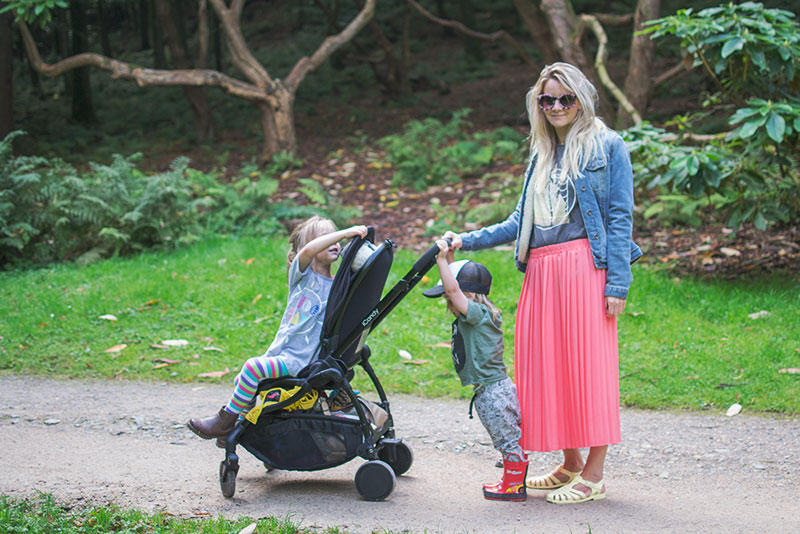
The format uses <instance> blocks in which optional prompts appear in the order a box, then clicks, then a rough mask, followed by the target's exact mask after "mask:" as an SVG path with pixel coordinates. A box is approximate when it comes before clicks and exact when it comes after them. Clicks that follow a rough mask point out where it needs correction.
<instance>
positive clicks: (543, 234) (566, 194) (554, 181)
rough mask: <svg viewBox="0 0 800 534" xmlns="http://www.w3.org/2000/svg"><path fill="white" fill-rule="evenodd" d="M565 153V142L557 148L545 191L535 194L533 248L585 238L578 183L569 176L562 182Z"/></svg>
mask: <svg viewBox="0 0 800 534" xmlns="http://www.w3.org/2000/svg"><path fill="white" fill-rule="evenodd" d="M563 156H564V145H559V146H558V147H557V148H556V165H555V166H554V168H553V172H551V173H550V181H549V182H547V185H546V186H545V190H544V192H543V193H542V194H538V193H537V194H536V195H534V198H533V202H534V207H533V235H532V236H531V240H530V243H531V248H539V247H546V246H547V245H554V244H556V243H565V242H567V241H573V240H575V239H583V238H584V237H586V226H584V224H583V215H582V214H581V209H580V206H578V196H577V195H576V194H575V183H574V182H573V181H572V177H571V176H568V177H567V179H566V180H564V181H563V182H561V181H560V180H559V179H558V178H559V175H560V174H561V159H562V158H563Z"/></svg>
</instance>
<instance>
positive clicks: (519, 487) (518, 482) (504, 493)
mask: <svg viewBox="0 0 800 534" xmlns="http://www.w3.org/2000/svg"><path fill="white" fill-rule="evenodd" d="M527 474H528V460H527V458H525V459H521V458H520V457H519V456H518V455H516V454H509V455H507V456H505V457H504V458H503V478H502V479H501V480H500V482H495V483H493V484H492V483H487V484H484V485H483V496H484V497H485V498H486V499H490V500H492V501H524V500H525V499H526V498H527V496H528V494H527V492H526V491H525V476H526V475H527Z"/></svg>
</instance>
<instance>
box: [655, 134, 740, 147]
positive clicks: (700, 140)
mask: <svg viewBox="0 0 800 534" xmlns="http://www.w3.org/2000/svg"><path fill="white" fill-rule="evenodd" d="M730 134H731V132H720V133H715V134H695V133H681V134H668V135H665V136H664V137H659V138H658V140H659V141H662V142H664V143H670V142H672V141H678V143H679V144H680V143H682V142H687V143H690V144H698V145H703V144H706V143H708V142H709V141H717V140H719V139H725V138H726V137H727V136H728V135H730Z"/></svg>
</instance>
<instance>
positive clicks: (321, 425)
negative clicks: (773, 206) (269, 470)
mask: <svg viewBox="0 0 800 534" xmlns="http://www.w3.org/2000/svg"><path fill="white" fill-rule="evenodd" d="M239 442H240V443H241V445H242V446H243V447H244V448H245V449H247V450H248V451H250V453H251V454H253V455H254V456H255V457H257V458H258V459H260V460H261V461H262V462H266V463H267V464H268V465H270V466H272V467H274V468H276V469H284V470H291V471H315V470H318V469H326V468H329V467H334V466H337V465H340V464H343V463H345V462H347V461H349V460H351V459H353V458H355V457H356V456H358V455H359V453H360V452H361V448H362V444H363V442H364V434H363V433H362V430H361V425H360V424H359V422H358V421H353V420H350V419H345V418H341V417H335V416H323V415H304V414H293V415H282V416H279V417H275V418H270V419H267V418H264V420H259V422H258V424H256V425H253V426H250V427H248V428H247V430H246V431H245V432H244V433H243V434H242V436H241V438H240V441H239Z"/></svg>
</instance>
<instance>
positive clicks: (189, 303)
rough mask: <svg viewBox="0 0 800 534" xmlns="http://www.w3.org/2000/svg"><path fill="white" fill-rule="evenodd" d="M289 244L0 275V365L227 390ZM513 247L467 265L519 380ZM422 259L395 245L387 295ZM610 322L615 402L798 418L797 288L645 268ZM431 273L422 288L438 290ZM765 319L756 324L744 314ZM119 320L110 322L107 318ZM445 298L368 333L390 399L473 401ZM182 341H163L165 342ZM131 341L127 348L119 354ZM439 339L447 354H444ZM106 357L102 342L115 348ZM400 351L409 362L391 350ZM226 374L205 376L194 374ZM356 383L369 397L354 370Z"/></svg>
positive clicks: (271, 308)
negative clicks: (483, 278)
mask: <svg viewBox="0 0 800 534" xmlns="http://www.w3.org/2000/svg"><path fill="white" fill-rule="evenodd" d="M284 251H285V239H283V238H275V239H271V240H259V239H255V238H235V237H227V238H226V237H218V238H213V239H209V240H206V241H203V242H201V243H199V244H197V245H195V246H193V247H191V248H185V249H182V250H179V251H176V252H172V253H146V254H142V255H139V256H137V257H134V258H128V259H111V260H107V261H103V262H100V263H97V264H94V265H91V266H88V267H84V268H81V267H76V266H74V265H58V266H55V267H52V268H49V269H43V270H36V271H16V272H8V273H2V274H0V370H2V371H5V372H13V373H26V374H34V375H47V376H56V377H78V378H82V377H86V378H88V377H91V378H126V379H136V380H151V381H164V380H167V381H176V382H191V381H221V382H223V383H229V382H230V381H231V380H232V378H233V376H234V375H235V373H236V372H238V370H239V368H240V366H241V364H242V362H243V361H244V360H245V359H246V358H248V357H251V356H253V355H257V354H260V353H261V352H263V350H264V349H265V348H266V347H267V346H268V345H269V343H270V341H271V340H272V337H273V335H274V332H275V330H276V329H277V326H278V324H279V322H280V318H281V315H282V313H283V309H284V305H285V299H286V271H285V259H284V257H285V256H284ZM510 255H511V252H510V251H485V252H480V253H473V254H470V255H469V256H470V257H472V258H475V259H477V260H479V261H481V262H483V263H485V264H486V265H487V266H488V267H489V269H490V270H491V272H492V273H493V275H494V280H495V283H494V287H493V290H492V298H493V300H494V301H495V303H496V304H497V305H498V307H499V308H500V309H501V310H503V312H504V317H505V324H504V327H505V328H504V329H505V336H506V355H505V357H506V362H507V364H508V367H509V369H510V370H512V371H513V323H514V320H513V319H514V313H515V311H516V302H517V297H518V294H519V287H520V284H521V282H522V275H521V274H520V273H518V272H517V271H516V270H515V269H514V266H513V262H512V261H511V258H510ZM417 257H418V256H417V255H416V254H414V253H412V252H410V251H408V250H398V251H397V253H396V256H395V262H394V265H393V267H392V272H391V273H390V278H389V281H388V282H387V285H386V288H387V289H388V288H389V287H391V286H392V285H393V284H394V283H395V281H396V280H397V279H399V277H400V276H402V275H403V274H405V272H407V271H408V270H409V269H410V267H411V265H412V264H413V262H414V261H415V260H416V259H417ZM634 277H635V281H634V285H633V289H632V291H631V294H630V298H629V299H628V306H627V308H626V312H625V314H624V315H623V316H622V317H621V318H620V320H619V338H620V376H621V382H620V384H621V386H620V387H621V396H622V402H623V404H625V405H629V406H637V407H642V408H654V409H668V408H689V409H695V410H701V409H710V408H716V409H724V408H727V407H728V406H729V405H730V404H732V403H734V402H739V403H740V404H742V405H743V406H744V407H745V409H747V410H749V411H757V412H780V413H800V394H798V393H800V375H797V374H791V373H781V372H780V370H782V369H794V368H800V351H799V350H798V349H800V279H797V278H796V277H795V278H754V279H752V280H748V281H747V282H746V283H742V282H723V281H720V282H709V281H701V280H692V279H678V278H675V277H673V276H671V275H670V274H668V273H667V272H665V271H662V270H659V269H657V268H655V267H649V266H647V265H645V264H636V265H635V266H634ZM436 279H437V276H436V273H435V272H432V273H429V276H428V278H427V279H426V280H425V281H423V284H421V285H422V286H429V285H430V284H433V283H435V281H436ZM761 310H766V311H768V312H769V313H770V314H769V315H768V316H766V317H763V318H758V319H751V318H749V317H748V315H749V314H752V313H755V312H759V311H761ZM106 315H113V316H114V317H115V318H116V320H109V319H104V318H101V317H102V316H106ZM451 321H452V318H451V317H450V316H449V315H448V314H447V312H446V310H445V307H444V304H443V302H442V301H441V299H437V300H435V301H432V300H430V299H426V298H425V297H423V296H422V295H421V291H420V288H417V289H415V290H414V291H413V292H412V293H411V294H409V295H408V296H407V297H406V298H405V299H404V300H403V302H401V303H400V304H399V306H398V307H397V308H396V309H395V310H394V311H393V312H392V313H391V314H390V315H389V316H388V317H387V318H386V319H385V320H384V321H383V322H382V323H381V324H380V325H378V327H377V328H376V329H375V331H373V332H372V333H371V334H370V337H369V340H368V343H369V345H370V347H371V348H372V351H373V355H374V356H373V360H372V363H373V365H374V366H375V368H376V371H377V373H378V376H379V377H380V378H381V380H382V382H383V384H384V386H385V387H386V389H387V390H388V392H389V393H390V394H392V393H409V394H414V395H422V396H429V397H437V396H447V397H455V398H463V399H467V398H469V396H470V395H471V392H470V389H469V388H462V387H461V386H460V385H459V381H458V379H457V376H456V374H455V371H454V370H453V368H452V363H451V361H450V351H449V348H447V343H448V342H449V325H450V322H451ZM169 340H184V341H185V342H186V344H185V345H184V346H177V347H169V348H163V347H165V346H166V344H165V341H169ZM122 345H125V347H124V348H121V346H122ZM442 345H444V346H442ZM109 349H112V351H111V352H107V351H109ZM401 349H402V350H405V351H408V352H409V353H410V354H411V357H412V359H411V360H407V359H404V358H402V357H400V356H399V354H398V351H399V350H401ZM225 370H227V371H228V373H227V374H226V375H224V376H221V377H216V378H201V377H199V376H198V375H200V374H203V373H214V372H222V371H225ZM355 384H356V386H357V387H360V388H361V389H363V390H369V389H370V385H371V384H369V383H368V380H367V379H365V378H364V376H363V374H362V373H360V372H359V373H358V374H357V376H356V382H355Z"/></svg>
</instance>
